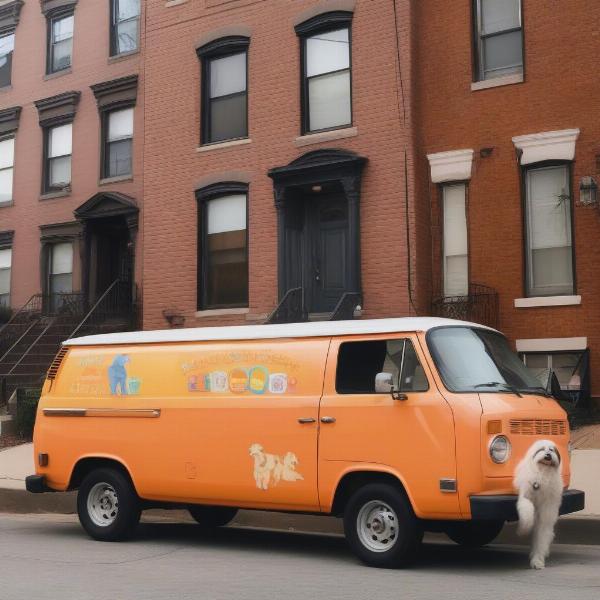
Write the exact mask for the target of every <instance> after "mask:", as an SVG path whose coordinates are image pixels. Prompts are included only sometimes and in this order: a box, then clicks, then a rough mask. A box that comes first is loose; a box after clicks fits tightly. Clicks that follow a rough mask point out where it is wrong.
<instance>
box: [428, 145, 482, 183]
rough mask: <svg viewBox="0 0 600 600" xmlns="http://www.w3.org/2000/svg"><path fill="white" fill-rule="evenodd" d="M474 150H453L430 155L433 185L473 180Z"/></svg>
mask: <svg viewBox="0 0 600 600" xmlns="http://www.w3.org/2000/svg"><path fill="white" fill-rule="evenodd" d="M474 154H475V152H474V150H472V149H465V150H451V151H449V152H436V153H435V154H428V155H427V160H429V167H430V169H431V181H432V182H433V183H446V182H448V181H465V180H467V179H471V172H472V170H473V155H474Z"/></svg>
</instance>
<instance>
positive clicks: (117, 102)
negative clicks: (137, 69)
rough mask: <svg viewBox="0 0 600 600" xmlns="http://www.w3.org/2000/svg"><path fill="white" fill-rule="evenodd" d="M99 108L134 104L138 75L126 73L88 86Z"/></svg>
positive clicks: (122, 106) (105, 108) (104, 108)
mask: <svg viewBox="0 0 600 600" xmlns="http://www.w3.org/2000/svg"><path fill="white" fill-rule="evenodd" d="M90 89H91V90H92V92H93V93H94V96H95V98H96V102H97V103H98V108H99V109H100V110H109V109H110V110H112V109H113V108H125V107H128V106H134V105H135V103H136V101H137V89H138V76H137V75H128V76H127V77H120V78H119V79H113V80H111V81H103V82H101V83H95V84H94V85H91V86H90Z"/></svg>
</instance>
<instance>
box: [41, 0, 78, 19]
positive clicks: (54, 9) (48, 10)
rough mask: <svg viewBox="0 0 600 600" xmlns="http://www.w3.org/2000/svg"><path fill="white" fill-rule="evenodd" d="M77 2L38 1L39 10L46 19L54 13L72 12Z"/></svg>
mask: <svg viewBox="0 0 600 600" xmlns="http://www.w3.org/2000/svg"><path fill="white" fill-rule="evenodd" d="M76 4H77V0H40V8H41V9H42V13H43V14H44V16H46V17H51V16H54V14H55V13H58V12H62V11H63V10H64V11H69V10H74V9H75V5H76Z"/></svg>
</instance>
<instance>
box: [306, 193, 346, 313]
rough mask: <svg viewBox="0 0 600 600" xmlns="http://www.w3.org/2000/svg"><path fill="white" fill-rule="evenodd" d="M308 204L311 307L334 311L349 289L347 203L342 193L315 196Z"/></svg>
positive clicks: (308, 268) (316, 309) (310, 308)
mask: <svg viewBox="0 0 600 600" xmlns="http://www.w3.org/2000/svg"><path fill="white" fill-rule="evenodd" d="M308 204H309V207H308V208H309V213H310V216H309V218H308V219H307V225H308V229H309V230H308V232H307V233H308V240H309V245H310V252H307V253H306V255H307V257H308V258H309V260H310V263H309V264H307V265H306V271H305V272H306V274H307V280H308V281H309V283H310V296H309V297H310V298H311V306H309V311H310V312H317V313H318V312H331V311H332V310H333V309H334V308H335V305H336V304H337V302H338V301H339V299H340V298H341V296H342V294H343V293H344V292H347V291H348V284H349V277H348V205H347V201H346V198H345V197H344V196H343V195H342V194H339V195H338V194H336V195H326V196H323V197H319V198H315V199H314V200H312V202H309V203H308Z"/></svg>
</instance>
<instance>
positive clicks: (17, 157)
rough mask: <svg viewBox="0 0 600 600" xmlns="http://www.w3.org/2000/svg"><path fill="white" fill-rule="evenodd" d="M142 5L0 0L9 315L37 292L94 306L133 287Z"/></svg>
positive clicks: (2, 235)
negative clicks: (115, 285) (115, 289)
mask: <svg viewBox="0 0 600 600" xmlns="http://www.w3.org/2000/svg"><path fill="white" fill-rule="evenodd" d="M139 8H140V5H139V2H138V1H137V0H121V2H118V1H116V0H115V2H113V3H111V2H108V1H106V2H78V1H77V0H43V1H42V2H39V1H32V0H28V1H26V2H23V1H21V0H10V1H4V2H2V3H0V62H2V66H0V70H2V76H1V77H2V81H1V84H2V87H1V88H0V136H1V137H0V161H1V162H2V167H4V168H6V169H7V170H6V171H4V173H5V174H4V175H3V176H0V178H1V181H0V248H2V250H0V253H2V257H3V258H1V259H0V260H1V261H2V262H1V264H2V266H3V267H4V268H9V269H10V271H5V274H4V276H3V278H2V286H3V287H2V289H1V291H2V293H3V300H2V302H3V304H5V305H10V306H12V307H13V309H18V308H20V307H22V306H23V305H24V304H25V303H26V302H27V300H28V299H29V298H30V297H31V296H32V295H34V294H38V293H43V294H44V295H45V296H54V297H56V296H57V294H59V293H64V294H66V293H73V294H74V295H75V294H78V293H81V294H82V296H83V298H84V299H85V300H87V301H89V302H90V303H93V302H94V301H95V300H96V299H97V298H98V297H99V296H100V295H101V294H102V293H103V292H104V291H105V290H106V288H107V287H108V286H109V285H110V283H112V281H113V280H114V279H116V278H117V277H121V278H123V279H124V280H126V281H128V283H129V284H130V285H131V286H132V289H133V284H134V281H135V280H136V279H137V280H138V281H139V275H137V276H134V271H135V273H136V274H139V273H140V271H141V262H140V261H139V260H138V261H136V260H135V255H136V250H135V244H136V242H137V245H138V248H139V244H140V241H141V240H140V234H139V233H138V231H137V229H138V213H139V209H140V206H141V201H142V165H141V160H142V141H143V110H142V107H143V102H142V100H143V73H142V72H141V68H140V65H141V63H140V56H141V55H140V52H139V50H140V48H141V45H142V43H143V39H142V38H141V36H140V31H141V28H140V27H139V23H140V15H139V12H140V11H139ZM136 238H137V239H136ZM74 297H75V296H74ZM47 302H48V303H52V302H55V300H50V299H48V300H47Z"/></svg>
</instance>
